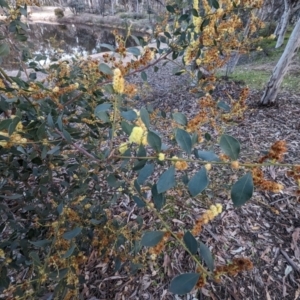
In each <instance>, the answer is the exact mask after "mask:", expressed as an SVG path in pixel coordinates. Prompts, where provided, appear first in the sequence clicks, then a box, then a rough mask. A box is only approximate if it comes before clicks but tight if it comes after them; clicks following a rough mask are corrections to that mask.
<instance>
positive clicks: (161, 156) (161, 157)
mask: <svg viewBox="0 0 300 300" xmlns="http://www.w3.org/2000/svg"><path fill="white" fill-rule="evenodd" d="M158 160H160V161H164V160H165V154H164V153H159V154H158Z"/></svg>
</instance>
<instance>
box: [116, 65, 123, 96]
mask: <svg viewBox="0 0 300 300" xmlns="http://www.w3.org/2000/svg"><path fill="white" fill-rule="evenodd" d="M124 86H125V84H124V78H123V76H122V73H121V70H120V69H119V68H116V69H115V70H114V77H113V87H114V90H115V91H116V92H117V93H118V94H122V93H123V92H124Z"/></svg>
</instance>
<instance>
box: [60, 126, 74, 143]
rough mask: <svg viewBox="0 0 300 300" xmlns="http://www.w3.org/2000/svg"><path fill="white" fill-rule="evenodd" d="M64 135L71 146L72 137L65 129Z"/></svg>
mask: <svg viewBox="0 0 300 300" xmlns="http://www.w3.org/2000/svg"><path fill="white" fill-rule="evenodd" d="M62 133H63V135H64V137H65V139H66V141H67V142H68V143H70V144H71V143H72V137H71V135H70V133H69V132H68V131H67V130H65V129H63V131H62Z"/></svg>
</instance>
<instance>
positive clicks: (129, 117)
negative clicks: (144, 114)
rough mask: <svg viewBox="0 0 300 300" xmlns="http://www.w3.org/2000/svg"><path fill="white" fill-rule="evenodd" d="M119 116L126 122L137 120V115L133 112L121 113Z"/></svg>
mask: <svg viewBox="0 0 300 300" xmlns="http://www.w3.org/2000/svg"><path fill="white" fill-rule="evenodd" d="M121 116H122V117H123V118H124V119H126V120H128V121H133V120H135V119H136V118H137V114H136V112H135V111H134V110H128V111H122V112H121Z"/></svg>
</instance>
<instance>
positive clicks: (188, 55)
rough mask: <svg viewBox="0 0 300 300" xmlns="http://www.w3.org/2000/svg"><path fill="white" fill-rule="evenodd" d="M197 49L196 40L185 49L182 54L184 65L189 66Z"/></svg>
mask: <svg viewBox="0 0 300 300" xmlns="http://www.w3.org/2000/svg"><path fill="white" fill-rule="evenodd" d="M199 47H200V42H199V40H196V41H193V42H191V43H190V45H189V46H188V47H187V48H186V50H185V54H184V62H185V64H186V65H189V64H190V63H191V62H192V60H193V59H194V58H195V57H196V55H197V52H198V50H199Z"/></svg>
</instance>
